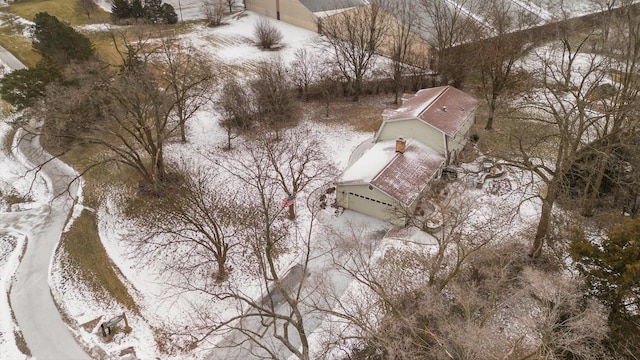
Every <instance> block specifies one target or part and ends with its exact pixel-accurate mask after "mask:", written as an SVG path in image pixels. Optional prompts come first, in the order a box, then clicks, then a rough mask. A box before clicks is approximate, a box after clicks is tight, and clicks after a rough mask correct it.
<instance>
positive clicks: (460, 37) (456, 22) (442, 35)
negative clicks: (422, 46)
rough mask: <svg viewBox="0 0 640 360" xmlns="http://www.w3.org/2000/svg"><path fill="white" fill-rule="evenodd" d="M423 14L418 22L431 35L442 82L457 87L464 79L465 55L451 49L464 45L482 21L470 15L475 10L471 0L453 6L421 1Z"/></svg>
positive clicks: (442, 0)
mask: <svg viewBox="0 0 640 360" xmlns="http://www.w3.org/2000/svg"><path fill="white" fill-rule="evenodd" d="M419 5H420V8H421V10H422V11H423V14H424V17H423V18H422V23H421V25H420V27H421V28H423V29H424V30H425V31H426V32H427V33H428V34H430V35H431V38H432V40H433V45H434V48H435V50H436V53H437V57H438V58H437V62H436V64H437V69H438V74H439V75H440V77H441V78H442V81H443V82H444V83H452V84H453V85H454V86H457V87H460V85H461V83H462V81H463V78H464V73H465V69H464V59H465V57H464V56H457V55H456V54H455V53H454V52H453V51H452V49H453V48H454V47H455V46H458V45H462V44H465V43H467V42H469V41H470V40H471V39H472V36H473V34H474V33H475V32H477V31H479V30H480V29H479V27H481V26H482V25H481V24H477V23H475V22H474V19H473V18H471V17H470V16H469V14H472V13H474V12H475V11H476V4H475V1H474V0H458V1H456V2H455V5H452V4H451V2H449V1H446V0H435V1H431V0H420V1H419Z"/></svg>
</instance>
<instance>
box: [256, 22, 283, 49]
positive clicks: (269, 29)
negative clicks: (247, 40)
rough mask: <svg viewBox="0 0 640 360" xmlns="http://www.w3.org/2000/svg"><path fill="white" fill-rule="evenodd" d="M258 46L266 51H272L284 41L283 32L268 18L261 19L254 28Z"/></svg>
mask: <svg viewBox="0 0 640 360" xmlns="http://www.w3.org/2000/svg"><path fill="white" fill-rule="evenodd" d="M253 35H254V36H255V39H256V44H257V45H258V46H260V48H262V49H264V50H268V49H271V48H272V47H273V46H275V45H277V44H279V43H280V41H282V32H281V31H280V30H278V28H277V27H275V25H273V24H272V23H271V21H269V20H268V19H267V18H264V17H261V18H260V20H258V22H256V24H255V26H254V27H253Z"/></svg>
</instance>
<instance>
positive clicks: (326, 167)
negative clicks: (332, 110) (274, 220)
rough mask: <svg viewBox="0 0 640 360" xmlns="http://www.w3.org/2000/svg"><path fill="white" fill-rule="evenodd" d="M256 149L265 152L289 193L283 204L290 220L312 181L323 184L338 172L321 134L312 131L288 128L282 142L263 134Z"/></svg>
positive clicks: (275, 178) (274, 176)
mask: <svg viewBox="0 0 640 360" xmlns="http://www.w3.org/2000/svg"><path fill="white" fill-rule="evenodd" d="M257 151H260V152H264V153H265V155H266V158H267V159H268V161H269V164H270V165H271V169H270V171H271V174H272V175H271V176H272V177H273V179H274V180H275V182H276V183H277V184H278V185H279V186H280V188H281V189H282V190H283V191H284V193H285V195H286V196H285V198H284V199H283V204H284V205H286V207H287V208H288V209H289V219H290V220H294V219H295V218H296V212H295V201H296V200H295V199H296V197H297V196H298V195H299V194H300V193H301V192H302V191H304V190H306V189H308V187H310V186H312V185H313V184H315V185H316V186H320V185H321V184H323V183H324V182H326V181H328V180H329V179H330V178H331V176H332V175H334V173H335V171H334V168H333V166H332V165H331V163H330V162H329V159H327V158H326V157H325V156H324V153H323V152H322V150H321V145H320V143H319V141H318V135H317V134H314V133H313V132H311V131H309V130H301V129H294V130H290V131H287V132H285V133H284V135H283V137H282V138H281V139H280V140H279V141H272V140H270V139H268V138H265V137H261V138H259V139H258V140H257Z"/></svg>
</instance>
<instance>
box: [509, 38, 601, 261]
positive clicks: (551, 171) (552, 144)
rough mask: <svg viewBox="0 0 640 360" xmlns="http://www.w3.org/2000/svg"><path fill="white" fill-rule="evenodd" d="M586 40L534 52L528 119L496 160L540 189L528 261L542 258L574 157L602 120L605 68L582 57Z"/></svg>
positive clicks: (595, 59)
mask: <svg viewBox="0 0 640 360" xmlns="http://www.w3.org/2000/svg"><path fill="white" fill-rule="evenodd" d="M565 39H566V37H565ZM589 39H590V35H587V36H583V37H581V38H580V39H579V41H575V40H574V41H568V40H567V41H560V42H559V44H556V46H555V47H551V48H550V49H547V50H541V51H540V52H539V54H538V59H536V61H538V62H539V63H540V64H541V67H542V68H541V69H540V71H539V73H538V75H537V76H538V77H537V78H536V80H537V81H539V83H540V84H542V86H543V87H542V89H536V90H535V91H537V93H535V95H533V96H532V97H531V98H529V99H528V100H529V103H528V104H526V106H524V108H523V110H524V111H526V112H527V113H528V114H530V115H529V116H526V119H525V121H524V122H521V123H520V125H521V126H518V128H514V129H513V131H512V132H511V134H510V135H509V141H510V142H509V145H508V149H510V150H509V151H507V154H500V155H499V156H500V157H502V158H504V159H506V160H507V163H508V164H509V165H511V166H516V167H519V168H522V169H524V170H527V171H531V172H532V173H533V174H535V176H536V177H537V179H539V181H541V182H542V184H544V186H543V189H542V191H541V192H540V199H541V201H542V211H541V215H540V219H539V222H538V226H537V229H536V234H535V237H534V239H533V242H532V247H531V252H530V255H531V256H532V257H536V258H537V257H539V256H540V255H541V254H542V247H543V245H544V241H545V239H546V238H547V236H548V235H549V229H550V228H549V225H550V221H551V214H552V209H553V206H554V204H555V202H556V200H557V198H558V195H559V193H560V190H561V186H562V185H563V182H564V180H565V177H566V176H567V174H568V173H569V171H570V169H571V168H572V166H573V165H574V164H575V162H576V159H577V157H578V152H579V151H580V149H582V148H584V147H585V146H586V144H588V143H590V142H591V141H593V140H595V139H594V137H593V136H594V134H596V133H597V132H596V131H595V130H596V129H598V128H600V126H601V120H602V117H603V116H602V114H601V113H599V112H597V111H595V110H596V108H597V106H596V105H597V98H598V97H597V96H595V93H596V92H597V89H598V87H599V86H600V84H602V81H603V78H604V76H606V71H605V69H606V68H607V65H606V63H605V61H604V59H603V58H602V57H601V56H598V55H595V54H588V53H583V52H582V51H583V49H584V48H585V46H586V44H587V43H588V40H589ZM578 58H579V60H580V61H579V62H578V61H576V59H578ZM509 152H511V153H510V154H509Z"/></svg>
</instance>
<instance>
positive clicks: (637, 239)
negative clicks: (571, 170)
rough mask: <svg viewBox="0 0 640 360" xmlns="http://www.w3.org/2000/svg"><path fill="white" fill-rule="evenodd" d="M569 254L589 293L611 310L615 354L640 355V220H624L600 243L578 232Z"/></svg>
mask: <svg viewBox="0 0 640 360" xmlns="http://www.w3.org/2000/svg"><path fill="white" fill-rule="evenodd" d="M569 253H570V254H571V257H572V258H573V260H574V261H575V262H576V267H577V268H578V271H579V272H580V273H581V274H582V275H583V276H584V277H585V280H586V283H587V287H588V290H589V294H590V295H591V296H593V297H595V298H597V299H599V300H600V301H601V302H602V303H603V304H604V305H606V306H607V307H608V308H609V310H610V312H609V327H610V329H611V331H610V334H609V343H610V346H611V347H612V348H613V349H614V350H613V352H617V353H619V354H622V353H624V354H627V353H628V354H632V353H635V354H638V353H640V334H639V333H638V323H640V315H639V314H638V308H639V307H640V219H624V220H623V221H622V222H621V223H619V224H617V225H616V226H614V227H613V229H611V231H609V233H608V236H607V237H606V238H605V239H602V240H601V241H596V242H592V241H589V240H588V239H586V237H585V236H584V233H582V231H580V230H577V231H576V233H575V235H574V237H573V239H572V241H571V244H570V246H569Z"/></svg>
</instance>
